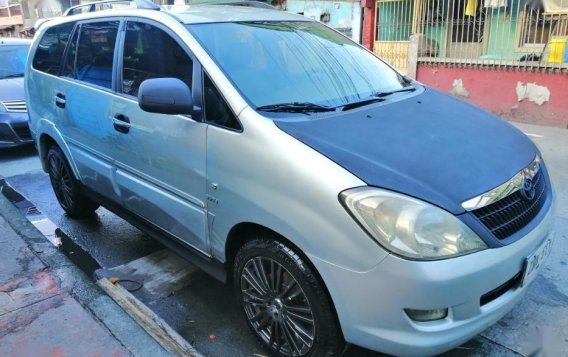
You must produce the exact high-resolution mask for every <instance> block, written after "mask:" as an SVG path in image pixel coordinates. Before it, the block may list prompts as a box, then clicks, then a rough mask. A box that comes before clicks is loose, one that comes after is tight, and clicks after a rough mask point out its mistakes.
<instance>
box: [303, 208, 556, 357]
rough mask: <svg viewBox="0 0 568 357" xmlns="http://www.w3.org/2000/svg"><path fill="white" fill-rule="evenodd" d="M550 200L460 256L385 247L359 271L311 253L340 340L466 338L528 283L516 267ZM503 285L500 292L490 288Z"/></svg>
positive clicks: (426, 349) (397, 345)
mask: <svg viewBox="0 0 568 357" xmlns="http://www.w3.org/2000/svg"><path fill="white" fill-rule="evenodd" d="M553 207H554V204H551V205H548V206H547V207H545V209H546V211H543V212H541V214H542V215H540V214H539V218H540V223H539V224H538V225H537V226H536V227H535V228H534V229H533V230H532V231H531V232H530V233H528V234H527V235H526V236H525V237H523V238H522V239H520V240H518V241H517V242H515V243H513V244H510V245H507V246H504V247H500V248H495V249H487V250H484V251H481V252H478V253H474V254H470V255H466V256H463V257H458V258H453V259H447V260H439V261H431V262H423V261H422V262H420V261H410V260H405V259H401V258H399V257H396V256H393V255H389V256H388V257H387V258H385V259H384V260H383V261H382V262H381V263H380V264H378V265H377V266H376V267H374V268H373V269H372V270H370V271H368V272H362V273H361V272H353V271H349V270H346V269H343V268H341V267H338V266H336V265H333V264H331V263H329V262H326V261H323V260H320V259H318V258H316V257H311V258H312V261H313V262H314V264H315V266H316V268H317V269H318V271H319V272H320V274H321V275H322V278H323V279H324V281H325V282H326V285H327V287H328V289H329V291H330V294H331V296H332V299H333V302H334V304H335V308H336V310H337V314H338V317H339V321H340V324H341V327H342V330H343V334H344V337H345V339H346V341H347V342H350V343H353V344H355V345H359V346H362V347H365V348H369V349H372V350H376V351H381V352H385V353H390V354H394V355H402V356H426V355H434V354H438V353H442V352H445V351H447V350H450V349H452V348H454V347H457V346H459V345H461V344H463V343H464V342H466V341H468V340H469V339H471V338H472V337H474V336H475V335H477V334H479V333H480V332H482V331H483V330H485V329H486V328H488V327H489V326H491V325H493V324H494V323H495V322H497V321H498V320H499V319H501V318H502V317H503V316H504V315H505V314H506V313H507V312H509V311H510V310H511V309H512V308H513V307H514V306H515V304H516V303H517V302H519V300H520V299H521V298H522V296H523V295H524V293H525V292H526V290H527V286H526V285H525V286H521V284H520V283H518V281H520V279H519V276H520V275H519V273H520V272H522V269H523V264H524V261H525V258H526V257H527V256H529V255H530V254H531V253H532V252H533V251H534V250H535V249H537V247H539V245H540V244H541V243H542V242H544V240H545V239H546V238H547V237H548V236H549V235H551V234H553V233H552V232H551V227H552V221H553V215H554V209H553ZM507 283H509V285H507ZM503 286H504V289H502V290H503V291H500V294H492V295H491V294H489V293H490V292H492V291H494V290H495V289H496V288H498V287H503ZM482 297H484V301H483V304H482V303H481V299H482ZM405 308H410V309H418V310H432V309H440V308H448V316H447V317H446V318H445V319H442V320H437V321H431V322H416V321H413V320H411V319H410V318H409V317H408V316H407V315H406V313H405V312H404V309H405Z"/></svg>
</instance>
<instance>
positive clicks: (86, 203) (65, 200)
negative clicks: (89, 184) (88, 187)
mask: <svg viewBox="0 0 568 357" xmlns="http://www.w3.org/2000/svg"><path fill="white" fill-rule="evenodd" d="M47 167H48V173H49V180H50V181H51V187H53V192H54V193H55V197H57V201H58V202H59V204H60V205H61V208H63V210H64V211H65V212H66V213H67V215H68V216H69V217H71V218H84V217H88V216H90V215H92V214H93V212H95V210H96V209H97V208H99V204H98V203H96V202H93V201H92V200H90V199H89V198H87V197H86V196H85V195H83V194H82V193H81V183H80V182H79V181H78V180H77V179H76V178H75V176H73V172H72V171H71V167H70V166H69V163H68V162H67V159H66V158H65V155H64V154H63V152H62V151H61V149H60V148H58V147H57V146H52V147H50V148H49V151H48V152H47Z"/></svg>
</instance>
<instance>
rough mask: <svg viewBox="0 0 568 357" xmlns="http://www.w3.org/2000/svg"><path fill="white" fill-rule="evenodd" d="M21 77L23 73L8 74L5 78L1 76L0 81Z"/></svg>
mask: <svg viewBox="0 0 568 357" xmlns="http://www.w3.org/2000/svg"><path fill="white" fill-rule="evenodd" d="M23 76H24V74H23V73H14V74H8V75H6V76H1V77H0V79H6V78H17V77H23Z"/></svg>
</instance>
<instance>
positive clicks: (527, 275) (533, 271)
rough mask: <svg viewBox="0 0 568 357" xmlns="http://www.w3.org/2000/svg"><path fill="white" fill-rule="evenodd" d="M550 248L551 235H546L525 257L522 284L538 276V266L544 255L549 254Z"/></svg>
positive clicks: (541, 263) (542, 262)
mask: <svg viewBox="0 0 568 357" xmlns="http://www.w3.org/2000/svg"><path fill="white" fill-rule="evenodd" d="M551 250H552V237H548V238H546V240H545V241H544V242H543V243H542V244H541V245H540V246H539V247H538V248H537V249H536V250H535V251H534V252H533V253H532V254H531V255H529V256H528V257H527V258H526V259H525V264H524V266H523V269H524V272H523V280H522V286H525V285H528V284H530V283H531V282H532V281H533V280H534V279H535V278H536V277H537V276H538V272H539V271H540V267H541V266H542V265H543V264H544V261H545V260H546V257H548V256H549V255H550V251H551Z"/></svg>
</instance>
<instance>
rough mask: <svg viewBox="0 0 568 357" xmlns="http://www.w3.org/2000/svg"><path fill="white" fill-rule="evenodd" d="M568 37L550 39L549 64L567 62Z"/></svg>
mask: <svg viewBox="0 0 568 357" xmlns="http://www.w3.org/2000/svg"><path fill="white" fill-rule="evenodd" d="M567 41H568V36H554V37H552V38H551V39H550V49H549V51H548V62H554V63H562V62H564V61H565V60H566V42H567Z"/></svg>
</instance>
